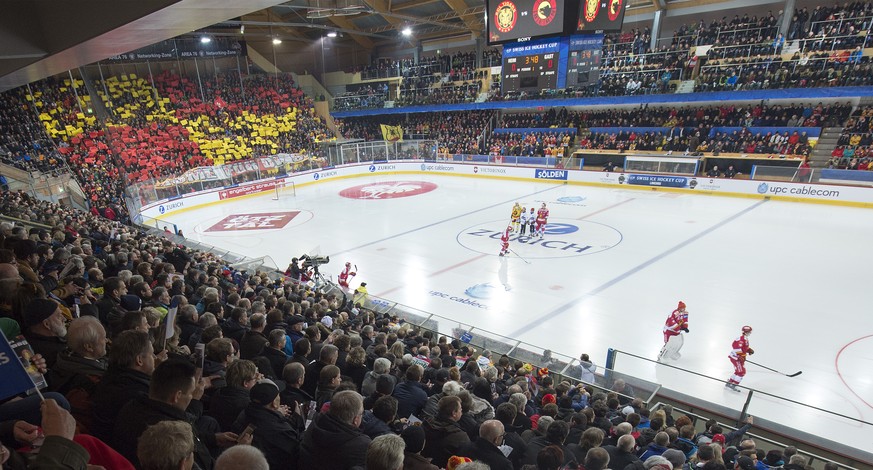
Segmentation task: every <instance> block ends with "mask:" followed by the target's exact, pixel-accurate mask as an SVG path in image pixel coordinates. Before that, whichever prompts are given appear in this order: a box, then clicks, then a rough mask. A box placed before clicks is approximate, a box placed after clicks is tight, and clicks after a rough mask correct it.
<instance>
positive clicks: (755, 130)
mask: <svg viewBox="0 0 873 470" xmlns="http://www.w3.org/2000/svg"><path fill="white" fill-rule="evenodd" d="M748 129H749V132H750V133H751V134H752V135H755V134H761V135H767V134H768V133H770V134H773V133H776V132H778V133H780V134H784V133H785V132H787V133H788V135H789V136H790V135H791V134H794V132H795V131H797V134H798V135H800V134H802V133H804V132H806V136H807V137H818V136H819V135H821V128H820V127H749V128H748ZM741 130H743V128H742V127H713V128H712V130H711V131H710V132H709V136H710V137H713V136H714V135H715V133H716V132H721V133H722V134H731V133H733V132H739V131H741Z"/></svg>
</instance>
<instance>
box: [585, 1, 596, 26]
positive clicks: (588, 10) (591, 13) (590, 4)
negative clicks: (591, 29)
mask: <svg viewBox="0 0 873 470" xmlns="http://www.w3.org/2000/svg"><path fill="white" fill-rule="evenodd" d="M582 8H584V9H585V21H587V22H589V23H591V22H593V21H594V19H595V18H597V13H598V12H599V11H600V0H584V1H583V2H582Z"/></svg>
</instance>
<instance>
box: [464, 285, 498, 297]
mask: <svg viewBox="0 0 873 470" xmlns="http://www.w3.org/2000/svg"><path fill="white" fill-rule="evenodd" d="M495 289H497V288H496V287H494V286H492V285H491V284H489V283H485V284H476V285H475V286H472V287H468V288H467V290H465V291H464V294H467V295H468V296H470V297H473V298H474V299H490V298H491V296H492V295H493V294H494V290H495Z"/></svg>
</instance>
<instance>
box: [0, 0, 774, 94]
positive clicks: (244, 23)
mask: <svg viewBox="0 0 873 470" xmlns="http://www.w3.org/2000/svg"><path fill="white" fill-rule="evenodd" d="M724 1H726V0H669V1H668V0H630V3H629V13H631V12H632V13H633V14H643V13H650V12H652V11H655V10H658V9H671V7H673V6H681V7H682V8H687V7H689V6H697V5H701V6H702V5H708V4H716V3H720V2H724ZM727 1H728V3H731V1H737V0H727ZM769 1H772V0H769ZM3 7H4V14H3V15H0V91H4V90H8V89H11V88H15V87H18V86H22V85H25V84H27V83H30V82H33V81H35V80H39V79H42V78H45V77H49V76H52V75H56V74H59V73H63V72H66V71H67V70H71V69H75V68H77V67H80V66H83V65H87V64H91V63H94V62H98V61H100V60H104V59H106V58H109V57H112V56H114V55H118V54H123V53H126V52H130V51H133V50H136V49H139V48H141V47H145V46H148V45H150V44H154V43H157V42H160V41H163V40H166V39H170V38H174V37H178V36H183V35H192V34H203V33H208V34H211V35H215V36H228V37H237V38H240V39H246V40H251V41H256V40H262V41H266V40H269V39H281V40H283V41H286V40H287V41H295V40H297V41H303V42H308V41H312V40H317V39H319V38H321V37H323V36H324V35H325V34H327V33H329V32H336V33H337V34H338V35H339V36H341V37H340V38H338V41H346V42H351V41H354V43H356V45H357V46H360V47H363V48H366V49H368V50H369V49H373V48H377V47H382V46H394V45H396V44H397V43H398V39H401V38H403V36H402V35H401V31H402V30H403V29H404V28H407V27H409V28H412V29H413V31H414V32H413V36H412V37H411V38H404V39H405V40H407V41H426V40H438V39H444V38H467V39H475V38H478V37H482V36H483V35H484V29H485V24H484V11H485V1H484V0H291V1H284V2H283V1H281V0H136V1H134V0H77V1H75V2H70V1H68V0H8V1H5V2H3ZM718 8H719V7H718V6H713V8H712V9H714V10H715V9H718Z"/></svg>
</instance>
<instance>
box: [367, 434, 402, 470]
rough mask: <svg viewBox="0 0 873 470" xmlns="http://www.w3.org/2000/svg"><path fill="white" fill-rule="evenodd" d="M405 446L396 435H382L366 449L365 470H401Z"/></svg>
mask: <svg viewBox="0 0 873 470" xmlns="http://www.w3.org/2000/svg"><path fill="white" fill-rule="evenodd" d="M405 448H406V444H405V443H404V442H403V438H401V437H400V436H398V435H396V434H383V435H381V436H379V437H377V438H375V439H373V442H371V443H370V446H369V447H368V448H367V467H366V468H367V470H402V469H403V451H404V449H405Z"/></svg>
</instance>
